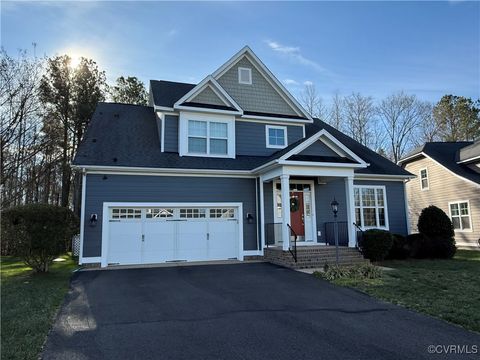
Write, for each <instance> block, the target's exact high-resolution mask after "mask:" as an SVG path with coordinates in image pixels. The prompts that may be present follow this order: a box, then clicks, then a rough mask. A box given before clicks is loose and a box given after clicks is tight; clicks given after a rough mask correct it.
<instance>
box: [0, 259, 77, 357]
mask: <svg viewBox="0 0 480 360" xmlns="http://www.w3.org/2000/svg"><path fill="white" fill-rule="evenodd" d="M63 258H64V259H65V261H62V262H55V263H54V264H53V265H52V267H51V269H50V272H49V273H47V274H34V273H33V272H32V269H31V268H29V267H28V266H26V265H24V264H23V263H22V262H21V261H20V260H18V259H15V258H12V257H8V256H2V258H1V269H0V278H1V282H2V284H1V329H2V331H1V349H2V350H1V359H11V360H15V359H22V360H23V359H37V358H38V355H39V352H40V350H41V347H42V345H43V343H44V341H45V338H46V336H47V333H48V331H49V330H50V327H51V325H52V322H53V319H54V316H55V313H56V311H57V309H58V308H59V306H60V305H61V303H62V301H63V299H64V297H65V294H66V292H67V291H68V287H69V279H70V276H71V275H72V271H73V270H74V269H75V268H76V263H75V261H74V260H72V259H71V258H70V257H69V256H64V257H63Z"/></svg>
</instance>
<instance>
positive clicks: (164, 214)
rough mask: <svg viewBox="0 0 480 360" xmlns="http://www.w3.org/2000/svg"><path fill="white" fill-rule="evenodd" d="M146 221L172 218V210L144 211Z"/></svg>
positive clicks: (155, 209)
mask: <svg viewBox="0 0 480 360" xmlns="http://www.w3.org/2000/svg"><path fill="white" fill-rule="evenodd" d="M145 213H146V217H147V219H162V218H171V217H173V209H164V208H150V209H146V211H145Z"/></svg>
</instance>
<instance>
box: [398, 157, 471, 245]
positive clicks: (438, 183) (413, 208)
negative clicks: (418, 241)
mask: <svg viewBox="0 0 480 360" xmlns="http://www.w3.org/2000/svg"><path fill="white" fill-rule="evenodd" d="M424 168H427V169H428V180H429V190H424V191H422V190H421V187H420V169H424ZM405 169H406V170H407V171H410V172H411V173H412V174H414V175H417V177H416V178H415V179H411V180H410V181H408V182H407V185H406V188H407V195H408V204H409V216H410V222H411V229H412V231H417V223H418V217H419V216H420V213H421V211H422V209H423V208H425V207H427V206H430V205H435V206H437V207H439V208H440V209H442V210H443V211H444V212H445V213H446V214H447V215H448V216H450V211H449V205H448V203H449V202H455V201H463V200H469V202H470V209H469V210H470V217H471V220H472V228H473V231H470V232H468V231H463V232H460V231H455V240H456V242H457V245H459V246H476V245H477V241H478V239H479V238H480V187H478V186H475V185H474V184H472V183H470V182H469V181H466V180H463V179H461V178H459V177H458V176H456V175H454V174H452V173H451V172H450V171H448V170H447V169H445V168H444V167H443V166H441V165H439V164H438V163H436V162H435V161H432V160H431V159H429V158H423V159H421V160H417V161H414V162H411V163H408V164H406V165H405Z"/></svg>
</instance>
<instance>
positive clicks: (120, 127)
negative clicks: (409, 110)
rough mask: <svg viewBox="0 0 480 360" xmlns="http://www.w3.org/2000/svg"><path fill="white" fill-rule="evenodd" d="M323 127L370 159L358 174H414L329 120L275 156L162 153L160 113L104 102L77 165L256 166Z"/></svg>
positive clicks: (315, 125)
mask: <svg viewBox="0 0 480 360" xmlns="http://www.w3.org/2000/svg"><path fill="white" fill-rule="evenodd" d="M321 129H326V130H327V131H328V132H330V133H331V134H332V135H333V136H335V137H336V138H337V139H338V140H339V141H341V142H342V143H343V144H345V145H346V146H347V147H348V148H350V149H351V150H352V151H353V152H354V153H356V154H357V155H358V156H359V157H361V158H362V159H363V160H365V161H366V162H367V163H370V166H369V167H368V168H366V169H357V170H355V172H357V173H365V174H385V175H411V174H410V173H408V172H407V171H405V170H404V169H402V168H401V167H399V166H397V165H395V164H394V163H392V162H391V161H389V160H387V159H385V158H383V157H382V156H380V155H378V154H377V153H375V152H373V151H371V150H370V149H368V148H366V147H364V146H362V145H360V144H359V143H358V142H356V141H354V140H353V139H351V138H350V137H348V136H346V135H344V134H343V133H341V132H339V131H338V130H336V129H334V128H333V127H331V126H329V125H327V124H326V123H324V122H322V121H320V120H318V119H315V120H314V123H313V124H309V125H307V130H306V135H307V137H306V138H305V139H301V140H299V141H297V142H295V143H293V144H290V145H289V146H288V147H286V148H285V149H282V150H280V151H277V152H276V153H274V154H273V155H271V156H237V157H236V158H235V159H226V158H208V157H192V156H179V155H178V153H170V152H163V153H162V152H161V150H160V140H159V136H158V129H157V123H156V118H155V113H154V111H153V108H152V107H148V106H140V105H129V104H117V103H99V104H98V106H97V109H96V110H95V113H94V115H93V117H92V120H91V122H90V125H89V127H88V129H87V131H86V133H85V136H84V139H83V141H82V143H81V144H80V146H79V149H78V151H77V154H76V156H75V159H74V160H73V164H74V165H97V166H125V167H147V168H148V167H150V168H179V169H223V170H252V169H255V168H256V167H258V166H260V165H263V164H265V163H268V162H270V161H272V160H275V159H278V158H279V157H280V156H282V155H283V154H285V153H287V152H288V151H289V150H291V149H293V148H294V147H296V146H297V145H299V144H301V143H302V142H303V141H306V140H307V139H308V138H309V137H311V136H313V135H314V134H315V133H317V132H318V131H320V130H321Z"/></svg>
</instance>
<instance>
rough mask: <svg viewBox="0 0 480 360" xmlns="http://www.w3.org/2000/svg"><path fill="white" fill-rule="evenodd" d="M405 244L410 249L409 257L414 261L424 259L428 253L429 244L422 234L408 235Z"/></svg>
mask: <svg viewBox="0 0 480 360" xmlns="http://www.w3.org/2000/svg"><path fill="white" fill-rule="evenodd" d="M406 240H407V244H408V246H409V248H410V257H413V258H415V259H425V258H426V257H428V256H427V254H428V253H429V252H431V251H430V249H429V243H427V240H426V238H425V236H423V234H420V233H417V234H410V235H408V236H407V239H406Z"/></svg>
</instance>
